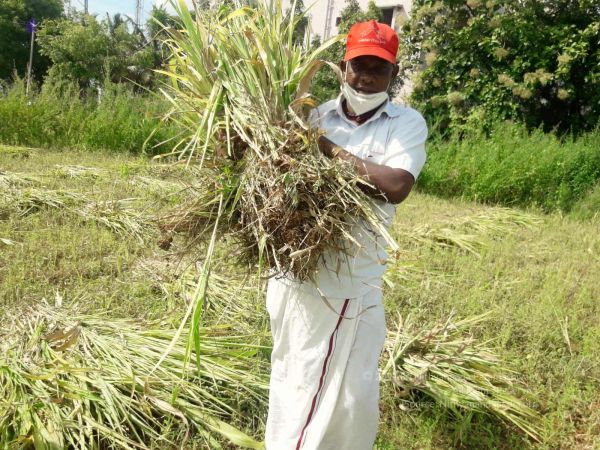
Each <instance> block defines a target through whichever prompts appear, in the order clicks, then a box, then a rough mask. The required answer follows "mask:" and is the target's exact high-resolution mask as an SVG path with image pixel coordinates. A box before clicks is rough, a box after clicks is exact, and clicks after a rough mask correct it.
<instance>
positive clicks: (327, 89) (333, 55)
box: [312, 0, 382, 102]
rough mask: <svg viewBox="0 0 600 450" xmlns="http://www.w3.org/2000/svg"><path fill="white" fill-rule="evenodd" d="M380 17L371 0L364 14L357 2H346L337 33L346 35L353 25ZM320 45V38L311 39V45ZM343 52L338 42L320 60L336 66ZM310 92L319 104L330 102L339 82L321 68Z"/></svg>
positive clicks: (352, 0) (343, 48) (355, 0)
mask: <svg viewBox="0 0 600 450" xmlns="http://www.w3.org/2000/svg"><path fill="white" fill-rule="evenodd" d="M381 17H382V13H381V9H379V8H378V7H377V6H376V5H375V2H373V1H372V0H371V1H369V4H368V7H367V11H366V12H365V11H363V10H362V9H361V7H360V5H359V4H358V0H346V6H345V7H344V9H342V10H341V11H340V22H339V24H338V32H339V33H341V34H346V33H348V31H349V30H350V28H351V27H352V25H354V24H355V23H358V22H365V21H367V20H371V19H375V20H381ZM320 43H321V39H320V37H316V38H315V39H313V45H319V44H320ZM344 52H345V45H344V43H342V42H338V43H336V44H334V45H332V46H331V47H329V48H328V49H327V50H326V51H325V52H324V53H323V56H322V58H323V59H325V60H327V61H330V62H333V63H334V64H337V63H338V62H339V61H341V60H342V59H343V58H344ZM312 92H313V95H314V96H315V97H316V98H317V100H319V101H320V102H324V101H327V100H331V99H332V98H334V97H336V96H337V95H338V94H339V92H340V82H339V80H338V79H337V77H336V75H335V73H333V71H332V70H328V69H326V68H323V69H321V70H320V71H319V72H317V74H316V75H315V78H314V81H313V90H312Z"/></svg>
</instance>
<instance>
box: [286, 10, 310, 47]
mask: <svg viewBox="0 0 600 450" xmlns="http://www.w3.org/2000/svg"><path fill="white" fill-rule="evenodd" d="M292 3H293V0H292ZM291 13H292V11H291V9H288V10H287V12H286V15H287V17H288V20H289V18H290V16H291ZM300 16H302V18H301V19H300V20H298V17H300ZM294 18H295V20H297V21H298V23H297V24H296V27H295V28H294V42H295V43H301V42H302V41H303V40H304V36H305V34H306V29H307V27H308V16H307V15H306V11H305V8H304V2H303V1H302V0H296V3H295V5H294Z"/></svg>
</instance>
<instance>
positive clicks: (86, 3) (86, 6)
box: [83, 0, 89, 16]
mask: <svg viewBox="0 0 600 450" xmlns="http://www.w3.org/2000/svg"><path fill="white" fill-rule="evenodd" d="M83 12H84V13H85V15H86V16H87V15H88V14H89V10H88V0H84V2H83Z"/></svg>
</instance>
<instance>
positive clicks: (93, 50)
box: [38, 16, 154, 88]
mask: <svg viewBox="0 0 600 450" xmlns="http://www.w3.org/2000/svg"><path fill="white" fill-rule="evenodd" d="M38 40H39V44H40V52H41V53H42V54H43V55H45V56H47V57H48V58H49V59H50V60H51V61H52V64H53V65H52V67H51V68H50V70H49V72H48V76H49V77H50V79H51V80H71V81H74V82H77V83H78V84H79V86H80V87H82V88H84V87H88V86H90V85H91V84H92V83H93V82H100V81H102V80H103V79H104V78H106V77H108V78H109V79H110V80H111V81H113V82H123V81H128V80H133V81H135V82H137V83H140V84H148V83H149V81H150V80H149V78H148V76H149V74H150V69H151V68H152V67H153V64H154V55H153V53H152V50H153V49H152V47H151V46H150V45H147V43H146V42H145V38H144V37H143V35H140V34H137V33H131V32H130V31H129V28H128V24H127V22H126V21H124V20H120V19H116V20H115V19H114V18H113V19H112V20H106V21H102V22H99V21H98V20H97V19H96V18H95V17H94V16H85V17H84V16H80V17H79V18H75V20H70V19H58V20H48V21H46V22H45V24H44V26H43V27H42V28H41V30H40V33H39V39H38Z"/></svg>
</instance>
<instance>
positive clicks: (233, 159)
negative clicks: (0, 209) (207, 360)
mask: <svg viewBox="0 0 600 450" xmlns="http://www.w3.org/2000/svg"><path fill="white" fill-rule="evenodd" d="M174 7H175V9H176V10H177V14H178V16H179V18H180V20H181V23H182V29H180V30H175V29H168V30H167V31H168V32H169V38H168V39H167V40H166V44H167V45H168V47H169V48H170V49H171V52H172V55H173V57H172V60H171V65H170V67H169V69H168V70H165V71H163V72H162V73H164V74H165V75H167V76H168V77H169V78H170V79H171V80H172V84H171V85H170V86H166V87H165V88H163V90H162V91H163V93H164V95H165V96H166V97H167V99H168V100H169V101H170V102H171V104H172V109H171V111H170V112H169V113H168V114H167V119H168V120H172V121H175V122H177V123H178V124H179V125H180V126H181V127H182V128H183V129H185V130H187V134H186V135H185V136H182V137H181V139H180V141H179V142H177V143H176V145H175V148H174V150H173V154H177V155H178V157H179V158H183V159H186V160H187V161H188V162H190V163H194V164H196V165H199V166H201V167H202V171H201V174H200V176H199V182H198V186H197V188H196V189H197V191H196V192H195V195H194V200H192V201H191V202H190V203H187V204H185V205H183V207H181V208H179V209H178V210H177V211H174V212H173V213H172V214H171V215H170V216H168V217H166V218H165V220H164V221H163V222H164V226H163V229H172V230H176V231H187V232H189V233H191V234H192V235H193V236H194V237H195V238H199V240H201V241H204V242H206V241H208V240H209V239H210V237H211V236H212V233H213V232H215V233H216V234H217V236H218V238H219V239H220V238H221V237H223V236H226V235H227V236H230V237H231V238H232V239H231V240H232V242H234V243H235V244H237V246H238V248H239V249H240V259H241V260H243V261H249V262H250V263H251V264H256V263H259V264H260V265H261V266H262V267H266V268H271V269H275V270H277V271H278V272H280V273H291V274H292V275H294V276H296V277H298V278H301V279H307V278H310V277H311V275H312V274H313V273H314V270H315V268H316V267H317V261H318V259H319V257H320V256H321V255H322V254H323V252H325V251H327V250H331V249H334V250H343V246H344V243H347V242H351V241H352V228H353V227H354V226H355V225H356V223H357V221H360V220H362V221H365V222H367V223H368V224H369V225H370V226H371V227H372V228H373V229H375V230H377V231H378V232H379V233H380V234H381V235H383V236H384V237H385V238H386V239H387V241H388V244H390V245H392V246H393V245H394V242H393V240H392V238H391V237H390V236H389V235H388V234H387V232H386V230H385V228H384V227H383V226H382V224H381V221H380V220H379V218H378V217H377V214H376V211H377V209H376V208H375V207H374V203H373V202H372V200H371V199H370V198H369V197H367V196H366V195H365V194H364V193H363V192H362V191H361V190H360V189H359V187H358V184H359V183H360V182H361V181H360V180H359V179H358V178H357V176H356V174H355V173H354V171H353V170H352V168H351V167H350V166H349V165H346V164H343V163H340V162H332V161H331V160H329V159H327V158H326V157H324V156H323V155H322V154H321V153H320V152H319V149H318V146H317V138H318V130H315V129H311V128H310V125H309V119H308V115H309V112H310V110H311V109H312V108H313V107H315V106H316V104H315V102H314V100H313V99H312V97H311V96H310V94H309V88H310V84H311V80H312V78H313V76H314V75H315V73H316V72H317V70H319V68H320V67H321V66H322V65H323V64H324V62H323V61H321V60H320V59H319V57H320V55H321V54H322V52H323V51H324V50H325V49H326V48H327V47H328V46H330V45H331V44H333V43H334V42H335V41H336V40H338V39H339V38H335V39H332V40H329V41H327V42H326V43H324V44H323V45H322V46H320V47H319V48H312V47H310V45H309V40H308V34H307V35H306V39H305V40H304V42H296V41H295V40H294V29H295V27H296V24H297V22H298V21H299V20H300V19H301V17H300V16H293V14H292V16H291V17H290V16H286V15H284V14H283V12H282V5H281V2H280V1H266V0H260V1H258V2H256V4H255V5H254V6H253V7H248V6H246V7H240V8H239V9H236V10H231V9H229V8H227V7H225V6H223V7H220V8H218V9H213V10H210V11H203V10H200V9H196V11H195V13H196V16H195V18H194V17H192V15H191V14H190V12H189V11H188V9H187V7H186V6H185V4H184V3H183V2H182V1H180V2H178V3H176V4H174ZM293 10H294V8H293V7H292V8H291V11H293ZM374 208H375V209H374Z"/></svg>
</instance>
